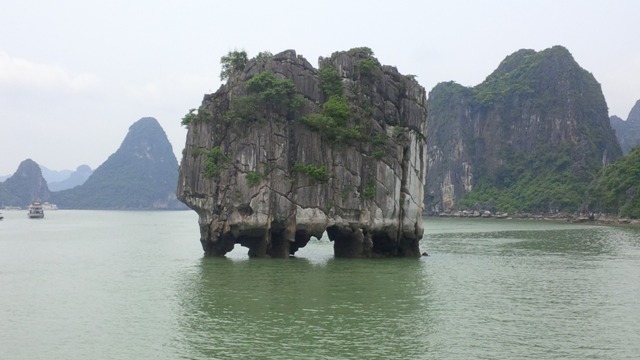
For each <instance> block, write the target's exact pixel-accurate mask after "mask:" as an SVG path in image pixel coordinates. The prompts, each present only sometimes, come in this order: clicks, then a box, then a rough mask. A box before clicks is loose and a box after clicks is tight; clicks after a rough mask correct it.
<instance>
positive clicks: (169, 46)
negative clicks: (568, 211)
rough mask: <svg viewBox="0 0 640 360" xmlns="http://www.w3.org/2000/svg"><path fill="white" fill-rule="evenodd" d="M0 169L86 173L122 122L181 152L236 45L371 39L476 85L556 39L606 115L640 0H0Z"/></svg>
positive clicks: (630, 71) (430, 74)
mask: <svg viewBox="0 0 640 360" xmlns="http://www.w3.org/2000/svg"><path fill="white" fill-rule="evenodd" d="M2 3H3V4H2V10H1V11H0V119H1V128H0V146H1V149H2V155H1V156H0V159H1V160H0V175H7V174H12V173H13V172H15V170H16V169H17V167H18V165H19V164H20V162H21V161H23V160H25V159H27V158H31V159H33V160H34V161H36V162H37V163H39V164H41V165H44V166H46V167H48V168H50V169H53V170H63V169H72V170H73V169H75V168H76V167H77V166H79V165H82V164H86V165H89V166H91V168H92V169H95V168H97V167H98V166H99V165H100V164H102V163H103V162H104V161H105V160H106V159H107V158H108V156H109V155H111V154H112V153H113V152H115V151H116V150H117V148H118V147H119V146H120V144H121V142H122V140H123V139H124V137H125V135H126V134H127V131H128V129H129V126H130V125H131V124H133V123H134V122H135V121H137V120H138V119H140V118H142V117H146V116H152V117H155V118H156V119H158V121H159V122H160V124H161V125H162V127H163V128H164V130H165V132H166V133H167V135H168V137H169V141H170V142H171V145H172V146H173V149H174V152H175V153H176V157H178V161H180V153H181V151H182V148H183V147H184V140H185V136H186V129H185V128H184V127H182V126H180V119H181V118H182V116H183V115H184V114H186V113H187V111H188V110H189V109H190V108H197V107H198V106H199V105H200V102H201V101H202V97H203V95H204V94H205V93H211V92H214V91H215V90H217V89H218V87H219V86H220V80H219V78H218V74H219V73H220V57H221V56H223V55H225V54H226V53H227V52H229V51H230V50H234V49H238V50H241V49H244V50H246V51H247V53H248V54H249V56H255V55H256V54H257V53H258V52H260V51H265V50H268V51H271V52H272V53H277V52H280V51H282V50H286V49H295V50H296V51H297V52H298V54H301V55H303V56H304V57H306V58H307V59H308V60H309V61H310V62H311V63H312V64H314V65H315V66H317V60H318V57H319V56H330V55H331V53H332V52H334V51H338V50H348V49H350V48H353V47H358V46H368V47H370V48H371V49H373V51H374V52H375V55H376V57H377V58H378V59H379V60H380V62H381V63H382V64H386V65H394V66H396V67H397V68H398V70H399V71H400V72H401V73H404V74H414V75H417V76H418V78H417V79H418V81H419V82H420V83H421V84H422V85H423V86H424V87H425V88H426V89H427V91H429V90H430V89H431V88H433V86H435V85H436V84H437V83H439V82H442V81H450V80H453V81H456V82H458V83H460V84H462V85H465V86H474V85H477V84H479V83H480V82H482V81H483V80H484V78H485V77H486V76H487V75H489V74H490V73H491V72H492V71H493V70H494V69H495V68H496V67H497V66H498V64H499V63H500V61H502V60H503V59H504V58H505V57H506V56H507V55H509V54H511V53H513V52H515V51H517V50H518V49H522V48H528V49H534V50H537V51H539V50H543V49H546V48H549V47H551V46H553V45H563V46H565V47H566V48H567V49H569V51H570V52H571V53H572V54H573V56H574V58H575V59H576V61H577V62H578V63H579V64H580V65H581V66H582V67H583V68H585V69H586V70H588V71H589V72H591V73H592V74H593V75H594V76H595V78H596V79H597V80H598V82H600V84H602V90H603V92H604V95H605V98H606V100H607V103H608V105H609V112H610V115H619V116H620V117H622V118H623V119H626V117H627V115H628V114H629V111H630V110H631V107H632V106H633V105H634V104H635V102H636V100H638V99H640V47H639V46H638V35H640V21H638V15H639V14H640V1H637V0H628V1H623V0H606V1H605V0H602V1H595V0H591V1H590V0H549V1H547V0H535V1H534V0H529V1H517V0H510V1H508V0H503V1H498V0H493V1H483V0H474V1H451V0H447V1H442V0H441V1H419V0H415V1H403V0H395V1H375V0H368V1H348V0H340V1H333V0H323V1H315V2H309V1H301V0H297V1H275V0H271V1H233V0H230V1H224V2H219V1H186V0H183V1H160V0H154V1H136V0H125V1H120V0H110V1H99V2H98V1H95V2H94V1H87V0H78V1H64V0H59V1H48V0H47V1H31V0H20V1H8V0H3V1H2Z"/></svg>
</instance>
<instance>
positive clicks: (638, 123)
mask: <svg viewBox="0 0 640 360" xmlns="http://www.w3.org/2000/svg"><path fill="white" fill-rule="evenodd" d="M611 127H612V128H613V130H615V132H616V137H617V138H618V142H620V147H621V148H622V152H623V153H625V154H627V153H629V151H631V149H633V148H634V147H636V146H638V145H640V100H638V101H637V102H636V104H635V105H634V106H633V108H632V109H631V112H629V116H628V117H627V120H626V121H624V120H622V119H621V118H619V117H618V116H615V115H614V116H612V117H611Z"/></svg>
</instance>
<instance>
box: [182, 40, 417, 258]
mask: <svg viewBox="0 0 640 360" xmlns="http://www.w3.org/2000/svg"><path fill="white" fill-rule="evenodd" d="M318 64H319V69H316V68H314V67H313V66H312V65H311V64H310V63H309V62H308V61H307V60H306V59H305V58H304V57H302V56H301V55H297V54H296V52H295V51H294V50H286V51H284V52H281V53H279V54H276V55H272V54H271V53H268V52H264V53H260V54H258V56H256V57H255V58H253V59H248V58H247V55H246V53H245V52H244V51H241V52H238V51H235V52H230V53H229V55H227V56H225V57H223V58H222V69H223V71H222V73H221V78H222V79H223V80H224V79H226V80H227V81H226V83H225V84H223V85H222V86H221V87H220V88H219V89H218V90H217V91H216V92H215V93H213V94H208V95H205V96H204V99H203V101H202V105H201V106H200V107H199V108H198V109H197V110H196V109H192V110H191V111H190V112H189V113H188V114H187V115H186V116H185V117H184V118H183V119H182V123H183V124H184V125H185V126H186V127H187V130H188V132H187V137H186V144H185V148H184V150H183V155H182V161H181V164H180V173H179V180H178V188H177V196H178V198H179V199H180V200H181V201H182V202H184V203H185V204H186V205H187V206H189V207H190V208H191V209H193V210H195V211H196V212H197V213H198V215H199V220H198V222H199V226H200V241H201V243H202V247H203V249H204V253H205V255H206V256H224V255H225V254H226V253H227V252H229V251H231V250H233V248H234V246H235V244H240V245H242V246H245V247H247V248H248V249H249V256H250V257H258V258H264V257H271V258H285V257H289V256H291V255H293V254H295V252H296V251H297V250H298V249H300V248H302V247H304V246H305V245H306V244H307V243H308V242H309V240H310V238H311V237H312V236H313V237H316V238H320V237H321V236H322V235H323V233H324V232H325V231H326V232H327V234H328V237H329V239H330V240H331V241H333V247H334V255H335V256H336V257H343V258H379V257H419V256H420V255H421V253H420V249H419V242H420V240H421V239H422V235H423V228H422V210H423V191H424V190H423V189H424V179H425V175H426V156H425V155H426V152H425V150H426V143H425V139H426V124H427V123H426V118H427V107H426V91H425V89H424V88H423V87H422V86H420V85H419V84H418V82H417V81H416V80H415V77H414V76H411V75H402V74H400V73H399V72H398V70H397V69H396V68H395V67H392V66H386V65H381V64H380V62H379V61H378V60H377V59H376V58H375V57H374V55H373V52H372V51H371V49H369V48H366V47H362V48H354V49H351V50H349V51H340V52H335V53H333V54H332V55H331V57H329V58H323V57H321V58H320V59H319V61H318Z"/></svg>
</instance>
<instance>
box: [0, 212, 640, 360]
mask: <svg viewBox="0 0 640 360" xmlns="http://www.w3.org/2000/svg"><path fill="white" fill-rule="evenodd" d="M3 215H4V216H5V219H4V220H2V221H0V348H1V349H3V351H2V353H3V355H2V358H3V359H87V358H93V359H180V358H182V359H212V358H215V359H226V358H239V359H240V358H243V359H244V358H249V357H255V358H270V359H300V358H309V359H328V358H331V359H334V358H335V359H362V358H399V359H400V358H401V359H474V358H475V359H477V358H486V359H516V358H517V359H541V358H563V359H635V358H637V356H638V354H640V326H638V324H639V323H640V301H638V299H639V298H640V283H639V282H638V280H637V279H638V278H640V229H638V228H628V227H605V226H584V225H570V224H564V223H547V222H520V221H497V220H495V221H492V220H477V221H472V220H459V219H455V220H453V219H427V220H425V223H424V226H425V229H426V231H425V239H424V240H423V243H422V250H426V251H428V252H429V253H430V256H429V257H423V258H421V259H418V260H413V259H388V260H344V259H334V258H333V256H332V243H330V242H329V241H327V240H325V239H322V240H319V241H315V240H314V241H312V242H311V243H310V244H309V245H308V246H307V247H306V248H303V249H301V250H300V251H299V252H298V256H297V257H296V258H293V259H287V260H260V259H252V260H249V259H248V258H247V256H246V249H244V248H241V247H239V246H237V247H236V250H234V251H233V252H232V253H231V254H230V255H229V256H228V258H227V259H212V258H203V256H202V250H201V248H200V244H199V241H198V239H199V233H198V225H197V216H196V214H195V213H193V212H191V211H183V212H125V211H63V210H59V211H49V212H47V213H46V217H45V219H43V220H29V219H27V216H26V212H24V211H4V212H3Z"/></svg>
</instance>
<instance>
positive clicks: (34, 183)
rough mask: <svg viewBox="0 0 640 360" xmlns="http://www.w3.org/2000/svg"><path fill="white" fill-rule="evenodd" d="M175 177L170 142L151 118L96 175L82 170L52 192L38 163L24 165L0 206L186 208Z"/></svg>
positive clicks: (2, 192)
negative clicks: (33, 204) (50, 204)
mask: <svg viewBox="0 0 640 360" xmlns="http://www.w3.org/2000/svg"><path fill="white" fill-rule="evenodd" d="M47 170H48V169H47ZM177 178H178V161H177V159H176V157H175V155H174V153H173V149H172V147H171V144H170V143H169V140H168V139H167V136H166V134H165V132H164V130H163V129H162V127H161V126H160V124H159V123H158V121H157V120H156V119H154V118H151V117H148V118H142V119H140V120H138V121H137V122H135V123H134V124H133V125H131V127H130V128H129V132H128V134H127V136H126V137H125V139H124V141H123V142H122V144H121V146H120V148H119V149H118V150H117V151H116V152H115V153H114V154H113V155H111V156H110V157H109V158H108V159H107V160H106V161H105V162H104V163H103V164H102V165H100V166H99V167H98V168H97V169H96V170H95V171H91V169H90V168H89V167H88V166H80V167H78V169H77V170H76V171H75V172H73V173H71V174H70V175H69V177H68V178H67V179H66V180H65V181H61V182H58V183H52V184H56V185H54V186H52V188H55V189H61V190H60V191H51V189H50V188H49V186H48V184H47V181H46V180H45V179H44V177H43V174H42V169H41V167H40V166H39V165H38V164H37V163H36V162H34V161H33V160H31V159H27V160H25V161H23V162H22V163H21V164H20V166H19V167H18V170H17V171H16V172H15V173H14V174H13V175H12V176H11V177H9V178H8V179H6V180H5V181H4V182H3V183H0V202H1V203H2V204H4V206H18V207H22V208H26V207H27V206H28V205H29V204H30V203H31V202H33V201H42V202H44V201H48V202H51V203H55V204H56V205H57V207H58V208H59V209H112V210H134V209H135V210H157V209H186V207H185V206H184V205H183V204H182V203H180V202H179V201H178V200H177V198H176V195H175V189H176V183H177Z"/></svg>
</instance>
